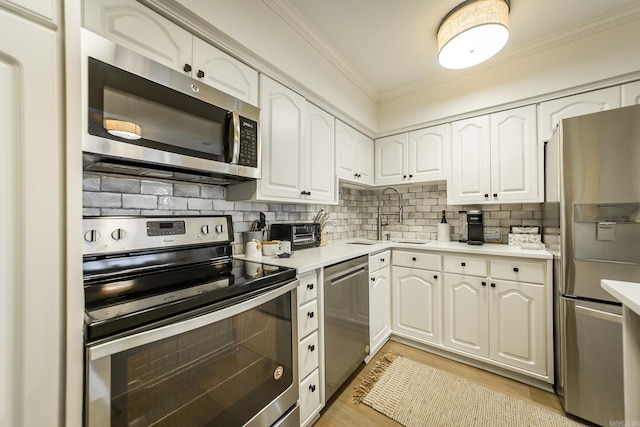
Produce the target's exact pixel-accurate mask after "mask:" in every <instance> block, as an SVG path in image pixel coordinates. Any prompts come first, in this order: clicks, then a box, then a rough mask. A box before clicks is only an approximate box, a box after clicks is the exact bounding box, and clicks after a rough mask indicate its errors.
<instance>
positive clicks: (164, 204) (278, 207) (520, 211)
mask: <svg viewBox="0 0 640 427" xmlns="http://www.w3.org/2000/svg"><path fill="white" fill-rule="evenodd" d="M395 188H397V190H398V191H399V192H400V193H401V195H402V199H403V210H404V215H403V222H402V224H400V223H398V215H397V212H398V209H397V206H398V199H397V195H396V194H395V192H391V191H389V192H386V193H385V194H384V195H383V196H382V197H381V212H382V215H383V218H384V220H385V222H388V224H389V225H387V226H385V227H384V229H383V233H384V234H383V237H386V235H387V234H389V237H390V238H405V239H411V238H413V239H434V240H435V239H436V238H437V224H438V223H439V222H440V217H441V212H442V210H446V215H447V220H448V221H449V223H450V224H451V232H452V234H451V240H458V238H459V235H460V234H459V233H460V227H459V225H458V224H459V215H458V210H470V209H474V208H476V209H477V208H481V209H482V211H483V214H484V224H485V227H497V228H499V229H500V231H501V235H502V236H501V237H502V242H503V243H507V239H508V233H509V226H511V225H541V222H542V205H540V204H504V205H482V206H447V193H446V184H444V183H435V184H415V185H403V186H397V187H395ZM381 190H382V189H381V188H376V189H356V188H351V187H346V186H342V185H341V186H340V189H339V205H338V206H330V205H304V204H292V203H265V202H229V201H226V200H225V188H224V187H220V186H212V185H206V184H201V185H199V184H192V183H178V182H169V181H160V180H153V179H137V178H131V177H119V176H111V175H100V174H95V173H85V174H84V178H83V211H84V215H85V216H98V215H134V216H138V215H164V216H174V215H219V214H225V215H231V216H232V219H233V226H234V231H235V236H234V240H235V243H234V248H233V249H234V253H242V252H243V241H242V232H243V231H248V230H249V229H250V228H251V224H252V223H253V221H255V220H257V219H258V218H259V213H260V212H264V214H265V216H266V218H267V222H268V223H274V222H296V221H311V220H313V218H314V217H315V215H316V213H317V212H318V210H320V209H321V208H325V209H326V210H327V211H328V212H329V216H330V218H331V219H332V220H333V221H334V222H335V225H334V226H333V227H331V228H330V229H329V233H330V237H329V240H336V239H343V238H349V237H368V238H373V239H375V238H376V237H377V236H376V235H377V215H378V197H379V194H380V192H381Z"/></svg>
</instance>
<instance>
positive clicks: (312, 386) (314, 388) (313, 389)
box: [309, 384, 316, 393]
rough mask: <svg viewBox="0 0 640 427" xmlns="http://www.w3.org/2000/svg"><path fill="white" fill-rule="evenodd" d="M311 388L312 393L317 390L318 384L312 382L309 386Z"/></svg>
mask: <svg viewBox="0 0 640 427" xmlns="http://www.w3.org/2000/svg"><path fill="white" fill-rule="evenodd" d="M309 390H311V393H313V392H315V391H316V386H315V385H314V384H311V385H310V386H309Z"/></svg>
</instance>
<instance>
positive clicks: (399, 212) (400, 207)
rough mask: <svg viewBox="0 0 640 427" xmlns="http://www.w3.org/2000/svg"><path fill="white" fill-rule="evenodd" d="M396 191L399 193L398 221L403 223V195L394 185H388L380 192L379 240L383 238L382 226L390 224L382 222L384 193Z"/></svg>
mask: <svg viewBox="0 0 640 427" xmlns="http://www.w3.org/2000/svg"><path fill="white" fill-rule="evenodd" d="M387 190H392V191H395V192H396V194H397V195H398V222H399V223H400V224H402V195H401V194H400V192H399V191H398V190H396V189H395V188H393V187H386V188H384V189H383V190H382V191H381V192H380V193H379V194H378V240H382V227H384V226H385V225H389V223H388V222H386V223H384V224H383V223H382V195H383V194H384V193H385V192H386V191H387Z"/></svg>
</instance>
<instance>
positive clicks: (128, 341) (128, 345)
mask: <svg viewBox="0 0 640 427" xmlns="http://www.w3.org/2000/svg"><path fill="white" fill-rule="evenodd" d="M299 283H300V281H299V280H297V279H296V280H294V281H292V282H290V283H287V284H286V285H283V286H281V287H279V288H277V289H274V290H272V291H269V292H266V293H264V294H260V295H258V296H257V297H255V298H251V299H249V300H247V301H242V302H240V303H238V304H235V305H232V306H230V307H226V308H223V309H221V310H217V311H214V312H212V313H207V314H204V315H202V316H198V317H195V318H193V319H188V320H184V321H182V322H179V323H174V324H171V325H166V326H161V327H159V328H156V329H151V330H148V331H144V332H140V333H139V334H135V335H129V336H126V337H122V338H118V339H116V340H113V341H109V342H105V343H101V344H95V345H91V346H89V347H88V350H87V351H88V357H89V361H91V362H93V361H94V360H98V359H101V358H103V357H107V356H111V355H113V354H117V353H120V352H123V351H126V350H130V349H132V348H136V347H139V346H142V345H145V344H149V343H153V342H156V341H160V340H163V339H165V338H169V337H173V336H176V335H180V334H183V333H185V332H189V331H192V330H194V329H197V328H200V327H202V326H207V325H210V324H212V323H215V322H219V321H221V320H224V319H227V318H229V317H232V316H235V315H237V314H240V313H242V312H245V311H247V310H251V309H252V308H255V307H258V306H259V305H262V304H264V303H266V302H269V301H271V300H272V299H274V298H277V297H279V296H281V295H284V294H286V293H287V292H291V291H293V290H294V289H296V288H297V287H298V284H299Z"/></svg>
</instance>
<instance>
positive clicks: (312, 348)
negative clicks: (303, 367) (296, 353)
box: [308, 344, 316, 351]
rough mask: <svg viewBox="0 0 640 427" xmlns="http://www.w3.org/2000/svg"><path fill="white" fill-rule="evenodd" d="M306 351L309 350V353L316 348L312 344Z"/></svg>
mask: <svg viewBox="0 0 640 427" xmlns="http://www.w3.org/2000/svg"><path fill="white" fill-rule="evenodd" d="M308 349H309V351H313V350H315V349H316V346H315V345H313V344H309V347H308Z"/></svg>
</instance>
